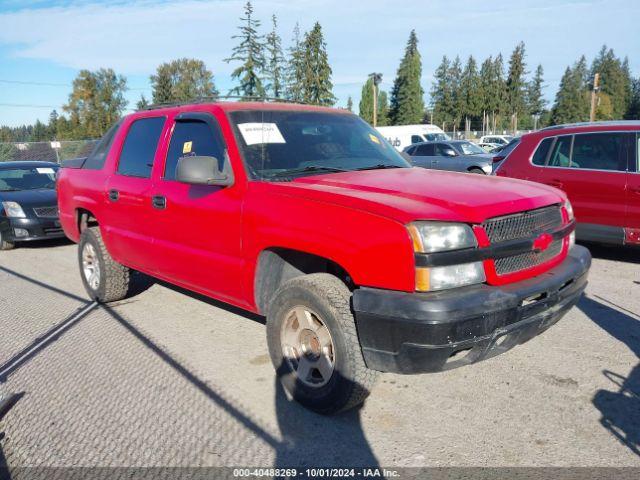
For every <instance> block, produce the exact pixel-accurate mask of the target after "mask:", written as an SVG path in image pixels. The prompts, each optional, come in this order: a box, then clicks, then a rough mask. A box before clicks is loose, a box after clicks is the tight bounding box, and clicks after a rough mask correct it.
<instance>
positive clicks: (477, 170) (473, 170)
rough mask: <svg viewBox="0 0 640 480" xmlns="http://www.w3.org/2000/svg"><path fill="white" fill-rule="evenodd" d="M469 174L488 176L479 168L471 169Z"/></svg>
mask: <svg viewBox="0 0 640 480" xmlns="http://www.w3.org/2000/svg"><path fill="white" fill-rule="evenodd" d="M469 173H477V174H479V175H486V173H484V170H482V169H481V168H478V167H472V168H470V169H469Z"/></svg>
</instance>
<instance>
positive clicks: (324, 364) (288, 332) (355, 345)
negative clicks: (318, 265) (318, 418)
mask: <svg viewBox="0 0 640 480" xmlns="http://www.w3.org/2000/svg"><path fill="white" fill-rule="evenodd" d="M350 301H351V292H350V291H349V289H348V288H347V286H346V285H345V284H344V283H343V282H342V281H340V280H339V279H338V278H337V277H335V276H333V275H329V274H326V273H314V274H310V275H304V276H300V277H296V278H293V279H291V280H289V281H288V282H286V283H285V284H283V285H282V286H281V287H280V288H279V289H278V291H277V292H276V294H275V296H274V300H273V302H272V303H271V305H270V307H269V311H268V313H267V343H268V346H269V354H270V356H271V361H272V362H273V365H274V367H275V368H276V372H277V375H278V377H279V379H280V381H281V383H282V386H283V387H284V389H285V390H286V391H287V392H288V393H289V394H290V395H291V396H292V397H293V398H294V399H295V400H296V401H298V402H299V403H301V404H302V405H304V406H305V407H307V408H309V409H311V410H314V411H316V412H318V413H322V414H333V413H337V412H340V411H344V410H348V409H350V408H353V407H355V406H357V405H359V404H361V403H362V402H363V401H364V400H365V399H366V397H367V396H368V395H369V392H370V390H371V388H372V387H373V384H374V383H375V380H376V378H377V372H375V371H373V370H369V369H368V368H367V367H366V365H365V362H364V358H363V357H362V350H361V348H360V342H359V341H358V334H357V331H356V325H355V320H354V318H353V314H352V313H351V305H350Z"/></svg>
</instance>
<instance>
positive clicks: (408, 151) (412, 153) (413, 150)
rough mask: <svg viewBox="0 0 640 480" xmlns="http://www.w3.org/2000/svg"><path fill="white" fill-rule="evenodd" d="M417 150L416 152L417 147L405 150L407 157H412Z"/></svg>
mask: <svg viewBox="0 0 640 480" xmlns="http://www.w3.org/2000/svg"><path fill="white" fill-rule="evenodd" d="M417 150H418V147H411V148H407V150H406V152H407V155H411V156H413V155H415V154H416V151H417Z"/></svg>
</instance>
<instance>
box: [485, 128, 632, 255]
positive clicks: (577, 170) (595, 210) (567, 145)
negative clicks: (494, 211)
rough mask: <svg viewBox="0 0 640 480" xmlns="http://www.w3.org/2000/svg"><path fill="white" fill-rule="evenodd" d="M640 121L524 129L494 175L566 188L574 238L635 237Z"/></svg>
mask: <svg viewBox="0 0 640 480" xmlns="http://www.w3.org/2000/svg"><path fill="white" fill-rule="evenodd" d="M639 149H640V122H632V121H628V122H624V121H621V122H599V123H583V124H573V125H559V126H555V127H549V128H545V129H543V130H540V131H538V132H534V133H530V134H528V135H523V136H522V138H521V139H520V140H519V142H518V143H517V145H515V147H514V148H513V149H512V151H511V152H510V153H509V154H508V155H507V156H506V158H505V159H504V160H503V161H502V162H501V163H500V165H499V166H498V167H497V169H496V172H495V173H496V175H499V176H502V177H512V178H521V179H524V180H532V181H534V182H540V183H546V184H547V185H552V186H554V187H557V188H560V189H562V190H564V191H565V192H566V193H567V196H568V197H569V200H571V203H572V205H573V208H574V211H575V217H576V221H577V222H578V223H577V227H576V236H577V238H578V239H579V240H583V241H593V242H601V243H611V244H618V245H630V244H639V243H640V169H639V165H638V157H639Z"/></svg>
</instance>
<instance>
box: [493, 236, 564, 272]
mask: <svg viewBox="0 0 640 480" xmlns="http://www.w3.org/2000/svg"><path fill="white" fill-rule="evenodd" d="M560 252H562V240H555V241H554V242H553V243H551V245H549V248H547V249H546V250H544V251H542V252H534V251H531V252H525V253H521V254H519V255H514V256H513V257H505V258H499V259H497V260H496V262H495V263H496V272H497V273H498V275H506V274H508V273H513V272H518V271H520V270H525V269H527V268H531V267H535V266H537V265H542V264H543V263H545V262H548V261H549V260H551V259H552V258H554V257H555V256H557V255H560Z"/></svg>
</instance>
